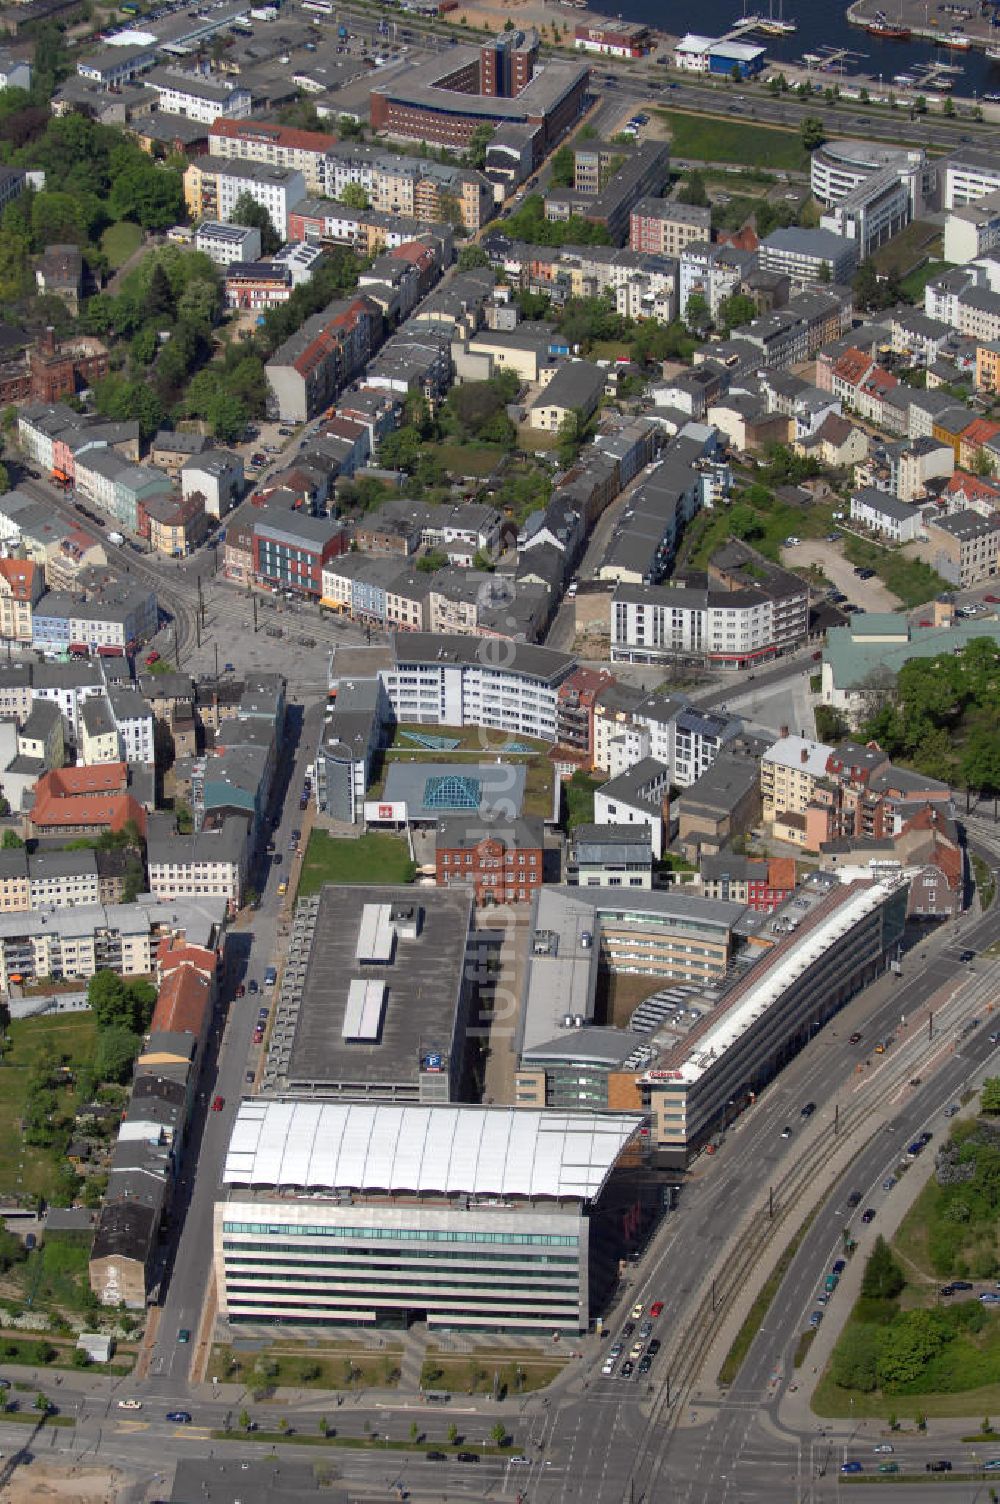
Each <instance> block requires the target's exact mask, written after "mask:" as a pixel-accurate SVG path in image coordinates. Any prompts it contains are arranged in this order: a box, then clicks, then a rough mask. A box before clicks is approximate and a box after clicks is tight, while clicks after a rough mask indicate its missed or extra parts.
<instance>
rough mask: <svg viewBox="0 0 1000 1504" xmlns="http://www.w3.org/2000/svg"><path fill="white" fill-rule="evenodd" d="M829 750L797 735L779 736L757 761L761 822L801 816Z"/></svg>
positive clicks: (824, 768)
mask: <svg viewBox="0 0 1000 1504" xmlns="http://www.w3.org/2000/svg"><path fill="white" fill-rule="evenodd" d="M832 755H833V748H832V747H828V746H826V744H825V743H824V742H815V741H810V740H809V739H808V738H806V737H801V736H782V737H779V738H778V740H777V741H776V742H774V743H773V745H772V746H770V747H768V749H767V751H766V752H765V753H764V754H763V756H762V757H761V760H760V792H761V799H762V801H763V808H764V819H765V820H767V821H769V822H770V821H773V820H774V819H775V818H776V817H777V816H779V815H785V814H797V815H804V814H805V812H806V809H807V807H808V805H809V804H810V803H811V802H812V800H813V798H814V796H815V793H816V788H817V785H818V784H819V783H820V782H821V781H822V780H823V779H825V778H826V776H827V770H828V766H829V763H830V758H831V757H832Z"/></svg>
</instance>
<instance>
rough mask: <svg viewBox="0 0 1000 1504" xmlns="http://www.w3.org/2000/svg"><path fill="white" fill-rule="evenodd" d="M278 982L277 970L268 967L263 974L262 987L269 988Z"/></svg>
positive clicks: (273, 967)
mask: <svg viewBox="0 0 1000 1504" xmlns="http://www.w3.org/2000/svg"><path fill="white" fill-rule="evenodd" d="M277 980H278V970H277V967H275V966H269V967H268V968H267V970H266V971H265V973H264V986H265V987H267V988H271V987H273V986H274V984H275V982H276V981H277Z"/></svg>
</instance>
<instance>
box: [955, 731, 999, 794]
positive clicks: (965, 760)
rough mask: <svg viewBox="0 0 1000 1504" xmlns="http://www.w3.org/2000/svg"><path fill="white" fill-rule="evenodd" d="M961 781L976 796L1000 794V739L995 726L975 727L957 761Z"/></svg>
mask: <svg viewBox="0 0 1000 1504" xmlns="http://www.w3.org/2000/svg"><path fill="white" fill-rule="evenodd" d="M959 768H960V770H961V774H962V781H963V783H964V784H965V786H966V788H968V789H975V791H976V792H977V793H978V794H984V795H987V796H989V795H992V796H994V797H995V796H996V795H997V794H1000V738H998V736H997V729H996V726H995V725H989V726H987V725H982V726H976V727H975V728H974V729H973V730H972V731H971V732H970V733H969V737H968V740H967V741H966V743H965V746H964V748H963V749H962V755H961V757H960V759H959Z"/></svg>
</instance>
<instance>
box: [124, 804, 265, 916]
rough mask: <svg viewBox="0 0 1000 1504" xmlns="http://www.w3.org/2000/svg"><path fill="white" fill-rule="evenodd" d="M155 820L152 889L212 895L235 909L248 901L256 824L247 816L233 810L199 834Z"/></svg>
mask: <svg viewBox="0 0 1000 1504" xmlns="http://www.w3.org/2000/svg"><path fill="white" fill-rule="evenodd" d="M159 823H160V822H159V821H157V822H156V825H155V827H154V824H153V822H151V825H150V830H149V833H148V836H147V841H146V862H147V868H148V872H149V891H150V892H151V893H152V894H154V895H155V897H156V898H159V899H162V900H164V901H167V902H169V901H171V900H173V899H175V898H201V897H211V898H215V899H223V900H225V903H226V906H227V910H228V912H229V913H230V914H235V913H237V912H238V910H239V909H240V907H241V905H242V902H243V883H244V879H245V877H246V872H247V864H248V861H249V852H250V827H249V825H248V823H247V821H246V819H244V818H243V817H242V816H240V815H231V816H227V817H226V818H225V819H224V820H223V821H222V823H221V825H220V826H219V827H218V828H215V829H202V830H200V831H198V832H197V833H196V834H194V835H189V836H181V835H176V834H174V833H172V832H164V831H162V830H161V829H160V828H159Z"/></svg>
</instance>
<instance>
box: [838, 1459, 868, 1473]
mask: <svg viewBox="0 0 1000 1504" xmlns="http://www.w3.org/2000/svg"><path fill="white" fill-rule="evenodd" d="M840 1471H841V1472H842V1473H863V1472H864V1468H863V1467H862V1466H861V1463H860V1462H853V1461H852V1462H843V1463H841V1466H840Z"/></svg>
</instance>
